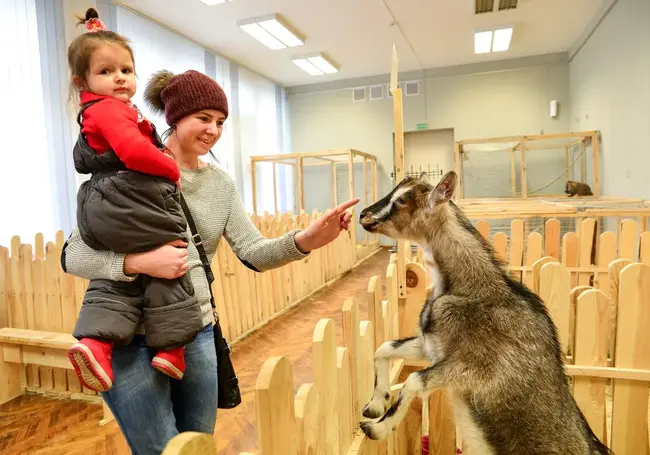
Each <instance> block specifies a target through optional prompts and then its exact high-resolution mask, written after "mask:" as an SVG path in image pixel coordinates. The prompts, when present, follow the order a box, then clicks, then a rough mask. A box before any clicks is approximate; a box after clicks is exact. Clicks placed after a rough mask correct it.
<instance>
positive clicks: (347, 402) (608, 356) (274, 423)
mask: <svg viewBox="0 0 650 455" xmlns="http://www.w3.org/2000/svg"><path fill="white" fill-rule="evenodd" d="M586 221H588V220H585V222H586ZM550 226H551V228H549V229H552V226H553V225H552V224H551V225H550ZM587 226H588V224H587V225H585V224H583V229H581V233H580V234H577V233H573V234H575V235H565V238H564V242H562V243H561V245H560V246H559V247H558V248H557V249H554V248H555V247H554V246H552V245H554V241H553V242H551V241H550V240H549V242H550V245H551V246H550V247H549V248H551V251H557V252H558V253H560V252H562V254H561V255H560V254H558V255H557V257H556V256H547V255H545V252H546V251H547V250H545V249H543V247H542V245H545V242H542V243H540V241H539V239H535V240H533V242H531V243H532V245H536V246H534V247H533V248H531V244H529V245H526V246H527V247H528V248H526V247H525V246H524V245H523V242H521V244H518V242H517V240H516V234H515V241H514V243H513V247H511V249H510V251H511V252H512V251H514V252H515V253H514V254H512V255H514V256H516V257H519V256H520V255H522V256H523V257H524V258H526V257H527V256H528V252H529V251H533V253H531V256H532V257H535V256H540V257H539V258H538V259H536V260H534V261H533V262H531V263H530V265H528V266H527V267H529V269H523V267H524V266H520V265H514V266H513V268H514V270H511V273H517V274H522V272H526V274H527V275H530V277H529V278H528V280H529V281H530V283H531V287H532V288H533V289H535V290H536V292H537V293H538V294H539V295H540V296H541V297H542V299H543V300H544V302H545V304H546V306H547V307H548V309H549V312H550V314H551V317H552V318H553V320H554V322H555V324H556V325H557V327H558V331H559V336H560V341H561V343H562V348H563V351H564V353H565V356H566V369H567V373H568V374H569V376H571V377H572V383H571V387H572V392H573V394H574V396H575V397H576V400H577V402H578V404H579V406H580V408H581V410H582V411H583V413H584V414H585V417H586V418H587V421H588V422H589V424H590V425H591V427H592V428H593V430H594V432H595V433H596V435H597V436H598V437H600V438H601V440H603V441H604V442H605V443H606V444H607V445H608V446H609V447H610V448H612V450H613V451H614V452H615V453H616V454H617V455H628V454H629V455H632V454H634V455H636V454H645V455H648V454H649V453H650V449H649V443H648V386H649V383H650V349H648V346H650V331H649V330H648V326H649V325H650V255H648V252H647V251H648V250H647V246H646V247H643V245H644V244H645V243H646V242H647V240H645V239H647V238H648V237H647V236H648V233H647V232H644V233H642V234H641V235H640V236H639V237H637V238H636V243H638V244H640V245H642V246H641V248H640V249H639V250H637V251H636V252H632V251H631V249H630V247H629V246H628V245H629V244H630V242H631V237H630V236H629V235H628V234H625V232H629V229H631V225H629V224H626V225H625V226H621V228H620V229H619V235H618V236H617V238H618V242H614V243H613V245H614V246H613V247H612V246H611V240H607V239H609V238H611V235H606V234H608V233H603V234H601V236H600V242H598V243H597V247H596V249H595V251H596V252H599V251H603V255H604V254H605V252H611V251H612V250H613V252H614V253H613V254H614V257H613V258H612V259H611V260H610V261H609V262H607V263H605V262H604V260H605V259H606V258H607V256H603V259H602V261H600V262H595V261H593V260H592V261H585V262H583V263H580V262H578V265H576V266H567V265H566V264H565V263H564V261H563V258H564V257H571V256H570V255H571V254H574V253H571V248H572V246H571V245H572V244H574V243H575V240H573V239H574V238H575V236H577V239H578V243H577V248H578V252H577V253H575V254H577V255H578V258H580V257H582V254H581V251H582V252H584V250H585V249H586V248H589V250H590V251H593V246H589V247H587V245H588V242H586V241H585V242H584V243H583V242H580V239H581V238H588V236H589V234H588V230H586V229H585V227H587ZM551 232H552V231H551ZM610 234H611V233H610ZM583 236H584V237H583ZM535 237H536V236H535ZM497 238H498V237H497ZM552 238H553V237H552V234H551V235H550V239H552ZM567 239H569V240H568V243H567ZM603 239H606V240H605V241H603ZM626 239H627V240H626ZM511 240H512V239H511ZM522 240H523V239H522ZM542 240H544V239H543V238H542ZM558 242H559V239H558ZM589 245H593V242H592V243H589ZM535 249H537V250H539V251H540V253H539V254H537V252H536V251H537V250H535ZM520 251H521V253H520ZM501 252H502V253H503V252H504V251H503V249H501ZM524 252H525V253H524ZM565 252H567V253H566V254H565ZM512 255H508V254H506V257H508V258H509V257H511V256H512ZM621 256H623V257H621ZM396 270H397V258H396V255H393V256H392V257H391V260H390V261H389V264H388V266H387V269H386V276H385V285H386V286H385V295H383V294H382V291H381V290H382V283H381V281H382V279H381V277H379V276H375V277H372V278H371V279H370V282H369V285H368V294H367V301H368V313H367V317H366V318H363V316H362V315H360V314H359V309H358V306H357V302H355V300H354V299H347V300H346V301H345V303H344V305H343V318H342V319H343V327H342V330H343V339H344V346H340V347H337V346H336V345H335V342H334V338H335V337H334V334H335V331H336V328H335V326H334V320H333V319H322V320H320V321H319V322H318V324H317V325H316V328H315V330H314V337H313V344H312V352H313V358H312V362H313V368H314V375H313V377H314V383H313V384H303V385H301V386H300V388H299V389H298V393H297V394H296V395H295V396H294V393H293V391H294V390H295V389H294V384H293V375H292V366H291V363H290V362H289V360H288V359H287V358H286V357H284V356H277V357H272V358H270V359H268V360H267V361H266V362H265V364H264V366H263V367H262V369H261V371H260V373H259V376H258V381H257V384H256V390H255V393H256V402H257V422H258V446H259V453H261V454H263V455H275V454H283V455H284V454H286V455H293V454H321V453H322V454H330V453H340V454H346V455H359V454H364V455H365V454H382V455H384V454H386V455H393V454H399V455H402V454H409V455H412V454H421V453H422V452H421V449H422V441H423V439H422V436H427V437H428V449H429V453H430V454H437V455H452V454H455V453H456V450H457V448H461V449H462V438H461V437H459V436H457V434H456V428H455V424H454V420H453V415H452V412H451V409H450V407H449V404H448V403H447V399H446V396H445V394H444V392H443V391H435V392H433V393H432V394H431V395H430V396H429V398H428V400H426V401H425V402H422V401H420V400H419V399H417V398H416V399H415V400H414V401H413V403H412V404H411V408H410V409H409V412H408V414H407V417H406V418H405V419H404V421H403V422H402V423H401V424H400V425H399V427H398V428H397V429H396V430H395V431H394V432H392V433H391V434H390V435H389V437H388V438H387V439H386V440H384V441H372V440H369V439H368V438H366V437H365V435H364V434H363V432H361V430H360V429H359V425H358V424H359V421H360V420H361V410H362V409H363V406H364V405H365V404H366V403H367V402H368V400H369V399H370V397H371V395H372V390H373V379H374V366H373V361H372V357H373V354H374V350H375V349H376V347H377V346H379V344H381V343H382V342H383V341H385V340H389V339H394V338H397V337H404V336H409V335H412V334H414V333H415V331H416V323H417V315H418V313H419V310H420V308H421V306H422V302H423V299H424V298H425V296H426V293H427V292H428V291H430V289H427V288H429V286H428V284H427V282H428V280H427V276H426V271H425V270H424V267H423V266H422V265H421V264H420V263H418V261H417V258H409V259H407V264H406V273H407V277H406V286H407V292H406V297H405V298H398V295H399V294H398V291H397V279H396V276H395V273H396ZM582 274H589V276H591V277H597V278H598V280H591V282H590V284H579V283H576V285H575V286H574V285H573V284H572V276H573V275H575V276H576V279H577V280H580V279H581V277H582ZM522 279H526V278H525V276H523V277H522ZM605 282H606V283H607V284H606V285H605V284H604V283H605ZM596 285H598V286H599V287H597V286H596ZM423 366H425V365H424V364H422V362H409V361H404V360H395V361H392V362H391V368H390V377H389V381H390V384H391V392H392V398H394V397H395V395H396V392H397V391H398V390H399V389H400V387H401V385H402V383H403V381H404V380H405V378H406V377H407V376H408V374H409V373H410V372H412V371H416V370H418V369H421V368H422V367H423ZM614 397H615V398H614ZM242 455H244V454H242Z"/></svg>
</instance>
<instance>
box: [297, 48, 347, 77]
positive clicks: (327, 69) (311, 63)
mask: <svg viewBox="0 0 650 455" xmlns="http://www.w3.org/2000/svg"><path fill="white" fill-rule="evenodd" d="M292 61H293V63H295V64H296V65H297V66H298V67H299V68H300V69H302V70H303V71H305V72H306V73H307V74H310V75H312V76H321V75H323V74H332V73H338V71H339V68H338V66H337V65H336V64H335V63H334V62H333V61H331V60H330V59H329V58H327V57H326V56H325V55H323V54H322V53H319V54H311V55H303V56H300V57H294V58H293V59H292Z"/></svg>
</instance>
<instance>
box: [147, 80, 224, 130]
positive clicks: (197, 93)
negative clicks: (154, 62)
mask: <svg viewBox="0 0 650 455" xmlns="http://www.w3.org/2000/svg"><path fill="white" fill-rule="evenodd" d="M144 100H145V102H146V103H147V104H148V105H149V107H150V108H151V109H152V110H153V111H155V112H158V113H163V112H164V113H165V120H166V121H167V124H168V125H169V126H173V125H175V124H176V122H178V121H179V120H180V119H182V118H183V117H185V116H187V115H190V114H193V113H195V112H198V111H200V110H201V109H214V110H216V111H219V112H221V113H223V115H225V116H226V118H228V99H227V98H226V94H225V92H224V91H223V89H222V88H221V86H220V85H219V84H218V83H217V82H216V81H215V80H214V79H212V78H210V77H208V76H206V75H205V74H203V73H200V72H198V71H194V70H188V71H185V72H184V73H181V74H177V75H175V74H173V73H171V72H170V71H167V70H161V71H158V72H157V73H154V74H153V75H152V76H151V78H150V79H149V81H148V82H147V86H146V88H145V93H144Z"/></svg>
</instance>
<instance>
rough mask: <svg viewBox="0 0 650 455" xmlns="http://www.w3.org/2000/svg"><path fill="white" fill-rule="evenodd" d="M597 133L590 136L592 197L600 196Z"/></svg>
mask: <svg viewBox="0 0 650 455" xmlns="http://www.w3.org/2000/svg"><path fill="white" fill-rule="evenodd" d="M599 136H600V135H599V133H598V132H594V133H593V134H592V135H591V161H592V163H593V164H592V166H593V169H594V190H593V193H594V196H600V173H599V170H598V155H599V150H600V143H599Z"/></svg>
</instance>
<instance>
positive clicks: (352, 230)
mask: <svg viewBox="0 0 650 455" xmlns="http://www.w3.org/2000/svg"><path fill="white" fill-rule="evenodd" d="M348 169H349V173H350V175H349V179H348V183H349V193H350V195H349V199H352V198H354V151H352V150H350V157H349V159H348ZM349 199H348V200H349ZM355 218H356V216H355V209H354V207H353V208H352V219H355ZM350 235H351V237H352V245H353V251H354V255H355V258H356V254H357V224H356V223H350Z"/></svg>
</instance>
